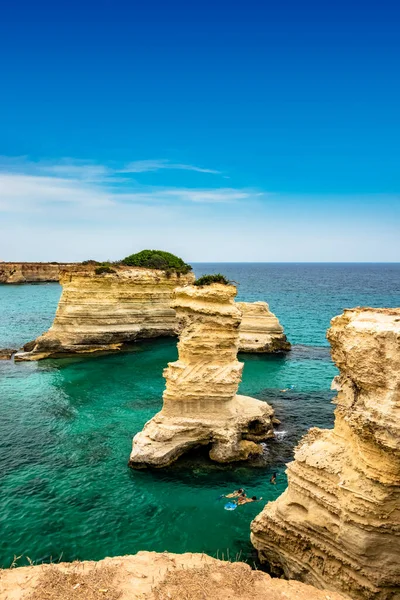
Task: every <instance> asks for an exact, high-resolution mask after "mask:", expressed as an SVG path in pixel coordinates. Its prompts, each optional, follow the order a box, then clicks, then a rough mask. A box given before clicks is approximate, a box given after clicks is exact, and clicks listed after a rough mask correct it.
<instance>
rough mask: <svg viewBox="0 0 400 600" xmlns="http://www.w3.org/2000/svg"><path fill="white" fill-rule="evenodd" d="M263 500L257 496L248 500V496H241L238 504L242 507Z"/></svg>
mask: <svg viewBox="0 0 400 600" xmlns="http://www.w3.org/2000/svg"><path fill="white" fill-rule="evenodd" d="M260 500H262V498H257V496H252V497H251V498H246V496H243V495H242V496H239V498H238V499H237V504H238V506H240V505H241V504H249V503H250V502H259V501H260Z"/></svg>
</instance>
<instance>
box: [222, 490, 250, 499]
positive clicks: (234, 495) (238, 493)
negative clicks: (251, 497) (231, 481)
mask: <svg viewBox="0 0 400 600" xmlns="http://www.w3.org/2000/svg"><path fill="white" fill-rule="evenodd" d="M239 496H246V492H245V491H244V489H243V488H239V489H238V490H235V491H234V492H232V493H231V494H226V496H225V498H238V497H239Z"/></svg>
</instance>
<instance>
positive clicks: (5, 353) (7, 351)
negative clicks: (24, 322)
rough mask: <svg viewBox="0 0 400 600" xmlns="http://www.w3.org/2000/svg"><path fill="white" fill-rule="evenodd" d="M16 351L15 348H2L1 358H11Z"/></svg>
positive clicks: (0, 349) (0, 350)
mask: <svg viewBox="0 0 400 600" xmlns="http://www.w3.org/2000/svg"><path fill="white" fill-rule="evenodd" d="M15 352H17V350H16V349H15V348H0V360H10V359H11V358H12V355H13V354H15Z"/></svg>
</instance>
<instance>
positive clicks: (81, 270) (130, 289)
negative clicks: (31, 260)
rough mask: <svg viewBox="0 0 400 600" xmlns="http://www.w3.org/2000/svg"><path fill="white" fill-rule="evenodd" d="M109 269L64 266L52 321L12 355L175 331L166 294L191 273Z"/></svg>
mask: <svg viewBox="0 0 400 600" xmlns="http://www.w3.org/2000/svg"><path fill="white" fill-rule="evenodd" d="M113 270H114V272H113V273H101V274H98V273H96V267H95V266H90V265H86V266H76V267H70V268H69V269H67V270H65V271H63V272H62V273H61V277H60V283H61V285H62V286H63V291H62V295H61V298H60V301H59V304H58V307H57V312H56V316H55V319H54V323H53V325H52V326H51V328H50V329H49V331H47V332H46V333H44V334H43V335H42V336H40V337H39V338H37V339H36V340H35V343H34V344H32V343H31V344H30V346H28V347H27V348H25V349H26V350H28V349H29V351H28V352H21V353H17V354H16V356H15V359H16V360H38V359H41V358H47V357H49V356H60V355H62V354H76V353H88V352H99V351H110V350H118V349H120V348H121V347H122V346H123V344H126V343H130V342H133V341H135V340H138V339H144V338H153V337H159V336H169V335H175V334H176V316H175V311H174V310H173V309H172V308H171V307H170V299H171V294H172V291H173V290H174V288H175V287H176V286H177V285H179V284H181V285H182V284H184V283H189V282H191V281H193V279H194V276H193V275H192V274H191V273H189V274H188V275H181V276H180V277H178V276H177V275H176V274H172V275H169V276H167V275H166V274H165V273H164V272H163V271H158V270H154V269H142V268H137V267H126V266H113Z"/></svg>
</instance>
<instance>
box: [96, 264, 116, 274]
mask: <svg viewBox="0 0 400 600" xmlns="http://www.w3.org/2000/svg"><path fill="white" fill-rule="evenodd" d="M94 272H95V273H96V275H103V273H116V271H115V269H112V268H111V267H108V266H103V267H97V269H95V270H94Z"/></svg>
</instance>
